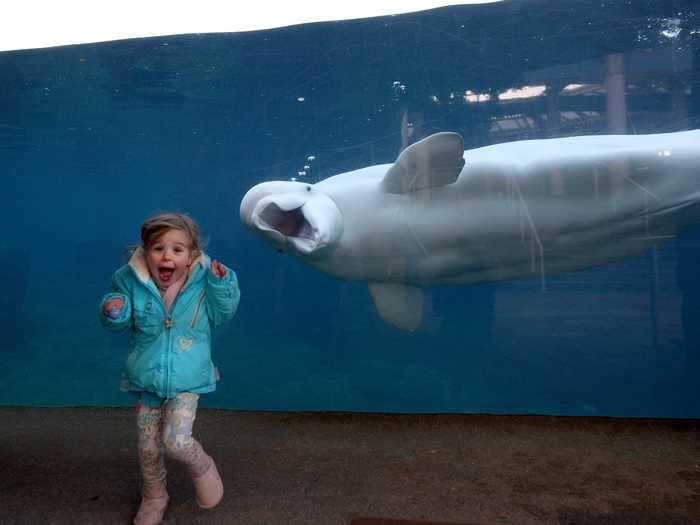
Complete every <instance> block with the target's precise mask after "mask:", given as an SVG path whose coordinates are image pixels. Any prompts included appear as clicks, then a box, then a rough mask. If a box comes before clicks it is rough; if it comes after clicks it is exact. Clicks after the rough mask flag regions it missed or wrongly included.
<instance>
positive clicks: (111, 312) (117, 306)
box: [102, 297, 124, 319]
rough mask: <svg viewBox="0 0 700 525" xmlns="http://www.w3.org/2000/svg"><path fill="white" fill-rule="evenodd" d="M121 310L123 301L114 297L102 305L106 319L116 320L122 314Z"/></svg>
mask: <svg viewBox="0 0 700 525" xmlns="http://www.w3.org/2000/svg"><path fill="white" fill-rule="evenodd" d="M122 308H124V299H122V298H120V297H115V298H114V299H110V300H109V301H107V302H106V303H105V304H104V306H103V307H102V311H103V312H104V314H105V315H106V316H107V317H109V318H111V319H116V318H117V317H119V315H120V314H121V313H122Z"/></svg>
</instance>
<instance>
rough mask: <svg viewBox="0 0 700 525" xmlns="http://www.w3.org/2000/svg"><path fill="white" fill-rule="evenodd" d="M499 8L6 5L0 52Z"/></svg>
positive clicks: (81, 0)
mask: <svg viewBox="0 0 700 525" xmlns="http://www.w3.org/2000/svg"><path fill="white" fill-rule="evenodd" d="M497 1H500V0H466V1H465V0H463V1H461V2H454V1H444V0H443V1H438V0H372V1H367V0H326V1H323V0H311V1H307V0H295V1H292V2H285V1H284V0H277V1H271V0H248V1H240V0H239V1H238V2H234V1H232V0H196V1H193V0H189V1H182V0H170V1H166V0H120V1H118V2H115V1H107V0H90V1H88V0H4V1H3V8H2V13H1V15H0V51H9V50H16V49H33V48H40V47H51V46H59V45H67V44H80V43H87V42H104V41H109V40H121V39H125V38H139V37H148V36H162V35H178V34H188V33H225V32H238V31H252V30H258V29H270V28H274V27H283V26H289V25H295V24H302V23H307V22H321V21H330V20H348V19H355V18H367V17H373V16H383V15H396V14H401V13H409V12H415V11H422V10H425V9H433V8H436V7H444V6H448V5H460V4H462V5H463V4H485V3H493V2H497Z"/></svg>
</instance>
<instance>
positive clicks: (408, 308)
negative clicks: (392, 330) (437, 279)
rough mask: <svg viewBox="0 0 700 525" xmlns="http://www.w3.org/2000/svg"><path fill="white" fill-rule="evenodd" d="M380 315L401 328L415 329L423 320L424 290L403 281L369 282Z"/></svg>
mask: <svg viewBox="0 0 700 525" xmlns="http://www.w3.org/2000/svg"><path fill="white" fill-rule="evenodd" d="M369 292H370V294H371V295H372V299H374V305H375V306H376V307H377V311H378V312H379V315H380V316H381V317H382V319H384V320H385V321H386V322H388V323H390V324H393V325H394V326H395V327H397V328H400V329H401V330H408V331H411V332H412V331H413V330H415V329H416V328H418V326H420V324H421V322H422V321H423V290H421V289H420V288H417V287H415V286H407V285H405V284H401V283H369Z"/></svg>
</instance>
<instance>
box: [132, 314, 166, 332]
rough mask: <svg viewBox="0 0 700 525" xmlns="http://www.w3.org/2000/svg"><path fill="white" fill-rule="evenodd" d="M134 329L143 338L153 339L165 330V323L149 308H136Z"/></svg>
mask: <svg viewBox="0 0 700 525" xmlns="http://www.w3.org/2000/svg"><path fill="white" fill-rule="evenodd" d="M133 312H134V331H135V332H136V336H137V337H138V338H139V339H141V338H144V339H149V340H150V339H152V338H155V337H157V336H158V334H160V332H161V331H162V330H163V323H162V322H161V321H160V320H159V319H158V318H157V316H155V315H154V314H153V312H152V311H151V310H150V309H148V308H145V309H142V308H134V309H133Z"/></svg>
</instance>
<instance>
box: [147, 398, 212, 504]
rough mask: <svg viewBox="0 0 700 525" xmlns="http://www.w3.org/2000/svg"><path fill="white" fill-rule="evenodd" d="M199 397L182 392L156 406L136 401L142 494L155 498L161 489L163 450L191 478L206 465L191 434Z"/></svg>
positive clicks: (163, 467) (163, 479) (200, 447)
mask: <svg viewBox="0 0 700 525" xmlns="http://www.w3.org/2000/svg"><path fill="white" fill-rule="evenodd" d="M198 401H199V396H198V395H197V394H191V393H189V392H184V393H181V394H178V395H177V397H175V398H173V399H168V400H167V401H166V402H165V403H164V404H163V405H162V406H160V407H155V408H154V407H149V406H146V405H143V404H141V403H137V404H136V424H137V427H138V451H139V462H140V464H141V475H142V476H143V494H144V496H145V497H149V496H150V497H159V496H161V495H162V494H163V492H164V490H165V473H166V471H165V460H164V454H163V452H165V453H166V454H167V455H168V456H170V457H171V458H173V459H176V460H178V461H181V462H182V463H184V464H185V465H186V466H187V468H188V469H189V471H190V473H191V474H192V476H194V477H199V476H201V475H202V474H204V472H206V470H207V469H208V468H209V465H210V461H211V459H210V458H209V456H208V455H207V454H206V453H205V452H204V450H203V449H202V446H201V445H200V444H199V442H197V441H196V440H195V439H194V438H193V437H192V425H193V424H194V420H195V417H196V416H197V402H198Z"/></svg>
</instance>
